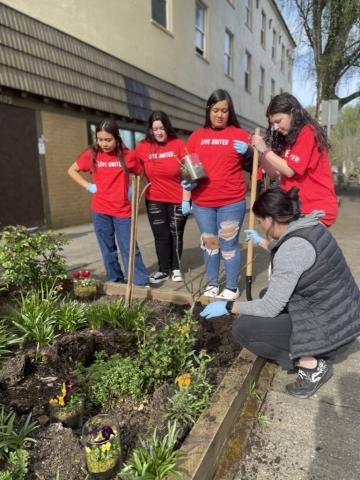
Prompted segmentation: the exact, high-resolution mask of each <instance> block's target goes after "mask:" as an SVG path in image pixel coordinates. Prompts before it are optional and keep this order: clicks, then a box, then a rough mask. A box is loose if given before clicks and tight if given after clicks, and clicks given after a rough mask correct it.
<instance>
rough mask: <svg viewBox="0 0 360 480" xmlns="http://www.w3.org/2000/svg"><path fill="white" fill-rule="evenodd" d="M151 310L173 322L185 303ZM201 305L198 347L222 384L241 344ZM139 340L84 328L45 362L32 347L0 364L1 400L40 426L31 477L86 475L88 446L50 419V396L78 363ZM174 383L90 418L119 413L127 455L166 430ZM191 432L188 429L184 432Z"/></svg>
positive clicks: (127, 348)
mask: <svg viewBox="0 0 360 480" xmlns="http://www.w3.org/2000/svg"><path fill="white" fill-rule="evenodd" d="M146 306H147V308H149V310H151V312H152V313H151V315H150V318H149V321H150V322H153V323H154V324H158V323H164V322H167V321H170V318H171V316H173V315H182V313H183V311H184V309H185V307H183V306H178V305H170V304H164V303H161V302H155V301H154V302H151V303H147V304H146ZM201 308H202V307H201V306H199V307H196V308H195V311H194V316H195V318H199V323H200V328H199V334H198V339H197V344H196V350H200V349H205V350H206V351H207V352H208V353H209V354H210V355H211V356H212V357H213V361H212V362H211V364H210V366H209V379H210V382H211V383H212V384H214V385H218V384H219V383H220V382H221V380H222V378H223V376H224V374H225V372H226V370H227V368H228V367H229V365H230V364H231V363H232V361H233V360H234V358H235V357H236V356H237V355H238V353H239V351H240V347H238V346H237V345H235V344H234V342H233V340H232V336H231V322H230V321H229V320H228V318H224V317H222V318H218V319H216V320H214V321H203V320H201V319H200V317H199V315H198V313H199V310H200V309H201ZM134 342H135V339H134V338H132V337H131V335H129V333H127V332H124V331H122V330H120V329H112V330H110V329H103V330H89V329H87V330H83V331H80V332H77V333H76V334H71V335H62V336H60V337H58V338H57V339H56V341H55V342H54V344H53V345H52V346H51V347H49V348H48V349H47V350H46V351H44V352H43V353H42V361H40V362H39V361H35V350H34V349H31V348H29V349H27V350H23V351H21V352H19V353H17V354H16V355H15V356H14V357H11V358H9V359H8V360H6V361H4V362H3V363H2V364H0V404H3V405H5V407H6V409H7V410H9V409H11V410H13V411H14V412H16V414H17V416H18V418H19V420H20V422H21V423H23V422H24V421H25V419H26V417H27V415H28V414H29V413H31V414H32V418H33V419H35V420H37V421H38V422H39V424H40V428H38V429H37V430H35V431H34V432H33V433H32V434H31V436H32V437H34V438H36V440H37V443H36V444H35V445H34V446H30V447H29V452H30V457H31V465H30V468H31V472H30V473H29V475H28V477H27V478H28V480H39V479H40V480H55V478H57V477H56V475H57V472H58V471H59V480H65V479H66V480H83V479H85V478H86V467H85V462H84V454H83V448H82V445H81V442H80V433H81V432H79V431H74V430H71V429H69V428H65V427H63V426H62V425H61V424H60V423H53V424H51V423H50V419H49V410H48V400H49V398H50V397H52V396H53V395H54V394H56V393H57V392H58V391H59V389H60V385H61V383H62V382H63V381H64V380H65V379H67V378H71V371H72V369H73V367H74V364H75V362H81V363H82V364H84V365H85V366H88V365H90V364H91V362H92V361H93V359H94V355H95V352H97V351H101V350H102V351H105V352H107V353H108V354H110V355H112V354H114V353H122V354H126V353H130V352H131V351H132V350H133V348H134ZM174 388H175V386H174V385H167V384H165V385H163V386H162V387H161V388H160V389H158V390H157V391H155V392H154V393H153V394H152V395H148V396H147V397H145V398H144V399H143V400H142V401H141V402H135V401H130V400H123V401H121V402H118V403H117V405H116V407H112V409H111V410H110V411H109V410H106V408H103V409H102V411H101V412H100V411H89V410H88V411H86V412H85V420H86V419H87V417H89V416H91V415H94V414H97V413H111V414H114V415H115V416H116V417H117V419H118V421H119V424H120V427H121V442H122V453H123V455H122V456H123V459H124V460H126V458H127V456H128V455H129V452H130V451H131V450H132V449H133V448H134V447H135V446H136V445H137V444H138V436H139V435H140V436H141V437H142V438H146V437H148V436H150V435H151V433H152V432H153V429H154V428H155V426H157V427H158V431H159V432H160V433H161V432H163V431H165V428H166V424H167V420H166V419H165V417H164V414H163V413H164V411H165V408H166V404H167V398H168V397H169V396H171V394H172V392H173V391H174ZM187 433H188V429H186V428H185V429H184V432H183V437H185V436H186V434H187Z"/></svg>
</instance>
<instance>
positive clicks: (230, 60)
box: [224, 28, 234, 79]
mask: <svg viewBox="0 0 360 480" xmlns="http://www.w3.org/2000/svg"><path fill="white" fill-rule="evenodd" d="M226 35H229V40H230V43H229V47H230V51H229V53H227V52H226V51H225V42H224V61H225V57H227V59H228V65H229V72H225V65H224V74H225V76H226V77H228V78H231V79H233V75H234V34H233V33H232V32H230V30H228V29H227V28H226V29H225V37H226ZM225 37H224V38H225Z"/></svg>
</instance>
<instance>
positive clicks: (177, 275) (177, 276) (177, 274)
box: [171, 270, 184, 282]
mask: <svg viewBox="0 0 360 480" xmlns="http://www.w3.org/2000/svg"><path fill="white" fill-rule="evenodd" d="M171 280H172V281H173V282H183V281H184V279H183V276H182V275H181V272H180V270H173V271H172V275H171Z"/></svg>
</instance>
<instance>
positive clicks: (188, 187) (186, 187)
mask: <svg viewBox="0 0 360 480" xmlns="http://www.w3.org/2000/svg"><path fill="white" fill-rule="evenodd" d="M180 185H181V186H182V187H183V189H184V190H187V191H188V192H189V191H190V190H194V188H196V187H197V186H198V184H197V183H196V182H193V183H189V182H187V181H186V180H181V182H180Z"/></svg>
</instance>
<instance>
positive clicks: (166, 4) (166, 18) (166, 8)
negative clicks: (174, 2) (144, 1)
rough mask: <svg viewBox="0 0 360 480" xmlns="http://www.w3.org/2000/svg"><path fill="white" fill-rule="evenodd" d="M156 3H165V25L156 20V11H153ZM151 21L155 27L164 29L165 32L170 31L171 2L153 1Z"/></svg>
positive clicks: (166, 0) (164, 0)
mask: <svg viewBox="0 0 360 480" xmlns="http://www.w3.org/2000/svg"><path fill="white" fill-rule="evenodd" d="M156 1H163V2H164V3H165V23H166V25H163V24H162V23H161V22H159V21H158V20H157V19H156V18H154V14H153V13H154V10H153V3H154V2H156ZM151 21H152V22H154V23H155V25H157V26H159V27H160V28H163V29H164V30H167V31H170V15H169V0H151Z"/></svg>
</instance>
